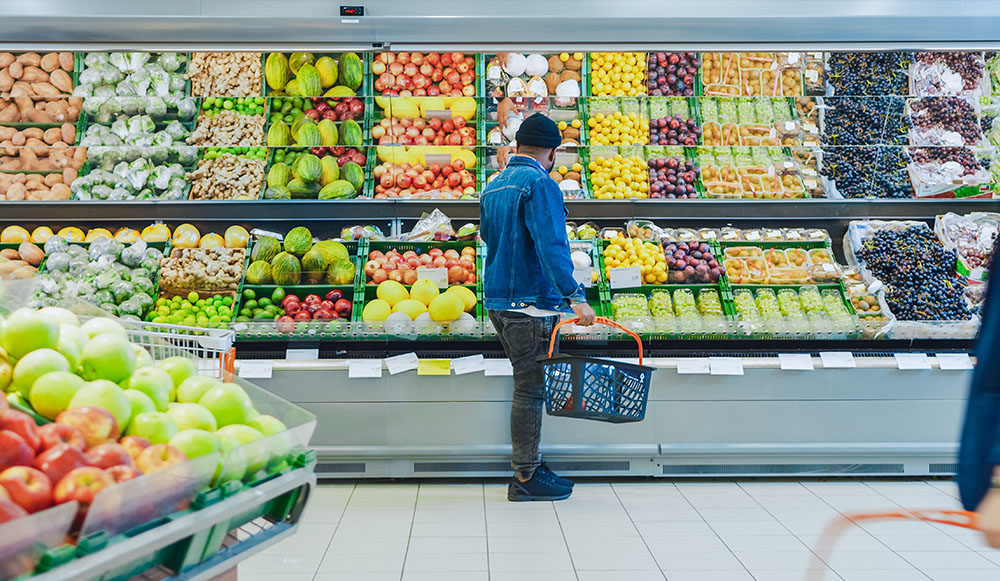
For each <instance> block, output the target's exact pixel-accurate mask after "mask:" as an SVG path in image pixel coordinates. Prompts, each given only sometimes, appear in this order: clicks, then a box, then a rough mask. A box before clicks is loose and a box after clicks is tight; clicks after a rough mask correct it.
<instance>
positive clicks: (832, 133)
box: [822, 96, 911, 145]
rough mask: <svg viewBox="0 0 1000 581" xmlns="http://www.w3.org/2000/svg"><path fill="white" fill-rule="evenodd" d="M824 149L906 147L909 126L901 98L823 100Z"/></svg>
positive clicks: (832, 98) (835, 98)
mask: <svg viewBox="0 0 1000 581" xmlns="http://www.w3.org/2000/svg"><path fill="white" fill-rule="evenodd" d="M824 104H825V105H826V111H825V113H824V121H823V138H822V139H823V143H824V144H825V145H906V144H907V143H908V137H907V134H908V132H909V131H910V127H911V122H910V118H909V116H907V115H906V101H905V100H904V99H903V98H902V97H892V96H882V97H827V98H826V99H824Z"/></svg>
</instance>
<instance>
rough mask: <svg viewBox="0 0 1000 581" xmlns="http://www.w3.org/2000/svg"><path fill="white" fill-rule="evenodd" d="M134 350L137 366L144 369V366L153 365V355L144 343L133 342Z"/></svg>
mask: <svg viewBox="0 0 1000 581" xmlns="http://www.w3.org/2000/svg"><path fill="white" fill-rule="evenodd" d="M132 350H133V351H135V368H136V369H142V368H143V367H152V366H153V356H152V355H150V354H149V351H146V348H145V347H143V346H142V345H136V344H135V343H133V344H132Z"/></svg>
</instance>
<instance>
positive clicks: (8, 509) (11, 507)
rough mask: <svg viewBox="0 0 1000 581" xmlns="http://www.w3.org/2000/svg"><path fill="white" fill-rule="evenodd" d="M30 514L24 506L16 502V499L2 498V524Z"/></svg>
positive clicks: (0, 518)
mask: <svg viewBox="0 0 1000 581" xmlns="http://www.w3.org/2000/svg"><path fill="white" fill-rule="evenodd" d="M23 516H28V513H27V512H25V510H24V509H23V508H21V507H20V506H18V505H16V504H14V501H12V500H7V499H4V498H0V524H3V523H5V522H9V521H12V520H16V519H19V518H21V517H23Z"/></svg>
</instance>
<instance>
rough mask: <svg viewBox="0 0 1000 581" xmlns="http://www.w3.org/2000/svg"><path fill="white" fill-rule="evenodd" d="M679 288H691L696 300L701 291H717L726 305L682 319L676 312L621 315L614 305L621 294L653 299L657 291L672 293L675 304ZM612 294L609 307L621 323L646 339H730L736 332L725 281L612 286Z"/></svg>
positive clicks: (721, 304)
mask: <svg viewBox="0 0 1000 581" xmlns="http://www.w3.org/2000/svg"><path fill="white" fill-rule="evenodd" d="M677 291H690V292H691V293H692V295H693V296H694V299H695V300H696V301H697V299H698V295H699V293H701V292H703V291H710V292H711V291H714V292H715V293H716V294H717V295H718V297H719V306H720V308H721V309H722V314H721V315H718V316H717V317H716V316H713V317H714V318H708V317H705V316H704V315H702V314H701V313H700V312H699V313H698V317H697V318H696V319H695V318H691V319H682V318H681V317H680V316H678V315H676V314H675V315H674V316H673V317H672V318H670V319H668V320H663V319H658V318H657V317H655V316H651V317H638V318H632V317H626V318H620V317H617V315H616V314H615V312H614V307H613V305H614V302H615V297H616V296H617V295H629V294H640V295H643V296H645V298H646V300H649V299H650V298H652V296H653V294H655V293H658V292H665V293H669V294H670V297H671V304H675V302H676V301H675V300H674V296H675V293H676V292H677ZM608 294H609V296H610V304H609V305H608V306H607V310H608V312H609V313H610V314H611V316H612V317H613V318H615V320H616V321H618V322H619V323H621V324H623V325H625V326H626V327H627V328H629V329H631V330H632V331H634V332H636V333H638V334H639V336H640V337H642V338H643V339H649V340H664V339H678V338H686V339H701V340H711V339H726V338H728V337H731V336H733V335H734V331H735V325H734V320H733V317H732V315H731V312H730V309H728V308H727V300H728V299H729V297H728V295H727V293H726V287H725V285H724V284H722V283H715V284H662V285H643V286H640V287H634V288H623V289H612V290H609V292H608ZM611 334H612V336H620V335H621V334H622V333H621V332H619V331H614V330H613V331H612V332H611Z"/></svg>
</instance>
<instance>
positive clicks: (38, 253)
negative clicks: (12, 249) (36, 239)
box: [17, 242, 45, 266]
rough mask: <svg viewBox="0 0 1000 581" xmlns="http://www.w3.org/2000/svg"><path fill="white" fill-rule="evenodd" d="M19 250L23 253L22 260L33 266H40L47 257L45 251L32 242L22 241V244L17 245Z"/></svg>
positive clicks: (19, 252)
mask: <svg viewBox="0 0 1000 581" xmlns="http://www.w3.org/2000/svg"><path fill="white" fill-rule="evenodd" d="M17 252H18V254H20V255H21V260H23V261H25V262H27V263H28V264H30V265H31V266H38V265H39V264H41V263H42V260H43V259H44V258H45V253H44V252H42V249H41V248H39V247H37V246H35V245H34V244H32V243H31V242H22V243H21V245H20V246H18V247H17Z"/></svg>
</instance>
